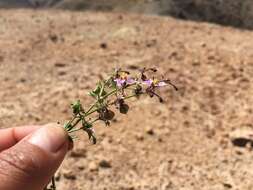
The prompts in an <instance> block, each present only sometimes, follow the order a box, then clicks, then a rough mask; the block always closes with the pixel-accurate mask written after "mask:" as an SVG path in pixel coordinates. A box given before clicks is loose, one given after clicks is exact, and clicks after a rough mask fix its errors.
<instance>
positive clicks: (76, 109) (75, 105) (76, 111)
mask: <svg viewBox="0 0 253 190" xmlns="http://www.w3.org/2000/svg"><path fill="white" fill-rule="evenodd" d="M71 108H72V110H73V113H74V114H75V115H76V114H79V113H81V112H83V107H82V104H81V102H80V100H77V101H76V102H74V103H73V104H71Z"/></svg>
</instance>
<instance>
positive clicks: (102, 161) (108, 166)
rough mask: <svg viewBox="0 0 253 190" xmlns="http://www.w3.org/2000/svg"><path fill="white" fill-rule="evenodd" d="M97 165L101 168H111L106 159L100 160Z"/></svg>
mask: <svg viewBox="0 0 253 190" xmlns="http://www.w3.org/2000/svg"><path fill="white" fill-rule="evenodd" d="M99 166H100V167H101V168H111V167H112V165H111V163H110V162H109V161H107V160H101V161H100V162H99Z"/></svg>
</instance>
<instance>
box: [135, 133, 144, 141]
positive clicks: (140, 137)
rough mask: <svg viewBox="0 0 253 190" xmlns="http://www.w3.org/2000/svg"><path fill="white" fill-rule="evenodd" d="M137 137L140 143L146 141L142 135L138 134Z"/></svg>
mask: <svg viewBox="0 0 253 190" xmlns="http://www.w3.org/2000/svg"><path fill="white" fill-rule="evenodd" d="M135 137H136V139H137V140H138V141H143V140H144V136H143V135H142V134H141V133H138V134H136V135H135Z"/></svg>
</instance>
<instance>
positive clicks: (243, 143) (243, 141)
mask: <svg viewBox="0 0 253 190" xmlns="http://www.w3.org/2000/svg"><path fill="white" fill-rule="evenodd" d="M229 138H230V139H231V142H232V143H233V145H234V146H238V147H244V148H246V147H247V146H249V145H250V146H251V147H252V146H253V129H252V128H251V127H247V126H245V127H241V128H238V129H235V130H234V131H232V132H231V133H230V134H229Z"/></svg>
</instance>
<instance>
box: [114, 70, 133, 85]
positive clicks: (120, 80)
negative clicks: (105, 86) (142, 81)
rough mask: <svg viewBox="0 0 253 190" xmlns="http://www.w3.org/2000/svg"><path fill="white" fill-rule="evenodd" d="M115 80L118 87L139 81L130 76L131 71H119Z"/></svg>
mask: <svg viewBox="0 0 253 190" xmlns="http://www.w3.org/2000/svg"><path fill="white" fill-rule="evenodd" d="M114 81H115V82H116V85H117V86H118V87H124V86H126V85H131V84H135V83H136V82H137V81H136V80H134V79H133V78H131V77H129V73H127V72H124V71H121V72H118V73H117V75H116V78H115V79H114Z"/></svg>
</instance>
